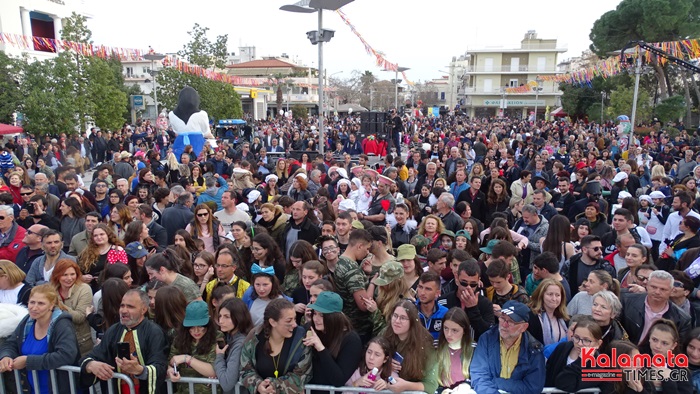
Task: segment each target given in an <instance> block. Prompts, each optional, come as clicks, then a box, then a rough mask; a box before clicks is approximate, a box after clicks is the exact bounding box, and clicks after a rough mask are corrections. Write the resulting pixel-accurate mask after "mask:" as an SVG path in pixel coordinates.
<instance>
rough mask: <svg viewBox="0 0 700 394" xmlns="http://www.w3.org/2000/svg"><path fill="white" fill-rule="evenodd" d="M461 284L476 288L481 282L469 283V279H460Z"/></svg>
mask: <svg viewBox="0 0 700 394" xmlns="http://www.w3.org/2000/svg"><path fill="white" fill-rule="evenodd" d="M459 284H460V285H462V287H471V288H472V289H476V288H477V287H479V283H478V282H474V283H469V282H467V281H465V280H460V281H459Z"/></svg>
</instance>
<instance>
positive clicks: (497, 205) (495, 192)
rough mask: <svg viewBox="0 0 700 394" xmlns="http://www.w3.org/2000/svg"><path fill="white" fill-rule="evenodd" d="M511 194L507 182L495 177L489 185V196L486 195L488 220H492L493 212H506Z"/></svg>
mask: <svg viewBox="0 0 700 394" xmlns="http://www.w3.org/2000/svg"><path fill="white" fill-rule="evenodd" d="M470 179H471V178H470ZM509 203H510V196H509V195H508V189H507V188H506V183H505V182H503V180H502V179H498V178H497V179H494V180H492V181H491V185H489V192H488V196H487V197H486V222H487V223H488V222H491V219H492V217H493V214H494V213H496V212H506V211H507V210H508V204H509Z"/></svg>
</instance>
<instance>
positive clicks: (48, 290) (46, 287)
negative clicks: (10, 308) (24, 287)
mask: <svg viewBox="0 0 700 394" xmlns="http://www.w3.org/2000/svg"><path fill="white" fill-rule="evenodd" d="M37 294H43V295H44V297H46V299H47V300H49V302H50V303H52V304H53V305H54V306H55V307H57V308H58V309H60V310H62V311H67V310H68V308H67V307H66V306H65V305H64V304H63V302H61V301H60V299H59V297H58V290H57V289H56V288H55V287H54V286H53V285H52V284H51V283H44V284H43V285H39V286H35V287H34V288H33V289H32V291H31V292H30V293H29V299H30V300H31V299H32V297H34V296H35V295H37Z"/></svg>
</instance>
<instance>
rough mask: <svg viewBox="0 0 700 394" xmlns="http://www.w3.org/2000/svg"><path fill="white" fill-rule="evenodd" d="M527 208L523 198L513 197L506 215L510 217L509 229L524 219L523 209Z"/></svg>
mask: <svg viewBox="0 0 700 394" xmlns="http://www.w3.org/2000/svg"><path fill="white" fill-rule="evenodd" d="M524 206H525V200H523V199H522V198H521V197H518V196H513V197H511V198H510V201H509V202H508V210H507V211H506V214H507V215H508V227H513V225H514V224H515V222H517V221H518V219H521V218H522V217H523V207H524Z"/></svg>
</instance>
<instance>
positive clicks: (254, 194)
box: [246, 189, 260, 204]
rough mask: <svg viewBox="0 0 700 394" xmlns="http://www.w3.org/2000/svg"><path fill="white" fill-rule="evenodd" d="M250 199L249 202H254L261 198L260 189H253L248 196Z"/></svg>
mask: <svg viewBox="0 0 700 394" xmlns="http://www.w3.org/2000/svg"><path fill="white" fill-rule="evenodd" d="M246 198H247V199H248V204H252V203H254V202H255V201H256V200H257V199H258V198H260V192H259V191H258V190H255V189H253V190H251V191H250V192H249V193H248V196H247V197H246Z"/></svg>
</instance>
